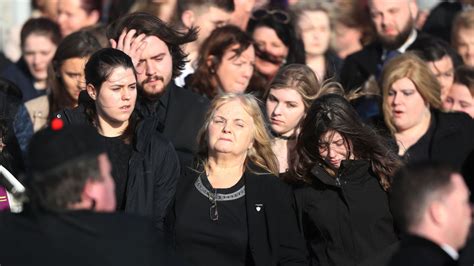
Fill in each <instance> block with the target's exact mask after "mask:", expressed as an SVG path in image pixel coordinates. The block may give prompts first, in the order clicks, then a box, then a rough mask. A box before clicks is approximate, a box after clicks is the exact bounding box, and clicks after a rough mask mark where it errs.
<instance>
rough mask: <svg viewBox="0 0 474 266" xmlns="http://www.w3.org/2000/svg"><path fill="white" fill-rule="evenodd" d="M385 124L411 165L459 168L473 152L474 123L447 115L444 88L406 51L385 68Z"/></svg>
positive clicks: (382, 85) (425, 67)
mask: <svg viewBox="0 0 474 266" xmlns="http://www.w3.org/2000/svg"><path fill="white" fill-rule="evenodd" d="M381 87H382V91H383V113H384V119H385V124H386V125H387V127H388V129H389V131H390V132H391V133H392V135H393V137H394V138H395V140H396V143H397V146H398V154H399V155H400V156H402V157H403V158H404V159H405V160H407V161H408V162H418V161H437V162H443V163H448V164H452V165H453V166H455V167H458V168H460V167H461V166H462V164H463V163H464V161H465V160H466V158H467V156H468V154H469V153H471V151H472V150H473V149H474V141H473V139H472V137H471V136H472V134H474V128H473V127H474V124H473V121H472V119H471V118H470V117H469V116H467V115H466V114H462V113H444V112H442V111H440V108H441V98H440V93H441V88H440V84H439V82H438V81H437V79H436V77H435V76H434V75H433V74H432V73H431V71H430V69H429V68H428V66H427V65H426V63H425V62H423V61H422V60H421V59H420V58H418V57H417V56H416V55H415V54H414V53H412V52H407V53H405V54H403V55H400V56H398V57H396V58H394V59H392V60H391V61H390V62H389V63H388V64H387V65H386V66H384V69H383V72H382V79H381Z"/></svg>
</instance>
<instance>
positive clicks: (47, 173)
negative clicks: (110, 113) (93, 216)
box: [26, 119, 115, 212]
mask: <svg viewBox="0 0 474 266" xmlns="http://www.w3.org/2000/svg"><path fill="white" fill-rule="evenodd" d="M53 121H54V122H53V124H52V125H53V126H52V127H49V128H46V129H43V130H41V131H39V132H38V133H37V134H35V135H34V136H33V138H32V140H31V143H30V146H29V152H28V159H29V162H30V168H29V170H30V171H29V178H28V180H27V184H26V188H27V194H28V197H29V200H30V203H31V204H32V205H33V206H37V207H40V208H41V209H45V210H48V211H53V212H63V211H67V210H75V209H88V210H93V211H107V212H111V211H115V185H114V181H113V179H112V176H111V166H110V162H109V159H108V157H107V154H106V150H105V146H104V143H103V140H102V139H101V137H100V136H99V135H98V133H97V131H96V130H95V129H94V128H93V127H90V126H85V125H82V126H75V125H74V126H66V127H63V126H62V124H61V123H62V121H61V120H59V119H55V120H53Z"/></svg>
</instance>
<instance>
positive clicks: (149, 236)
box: [0, 120, 177, 266]
mask: <svg viewBox="0 0 474 266" xmlns="http://www.w3.org/2000/svg"><path fill="white" fill-rule="evenodd" d="M61 124H62V123H61V121H58V120H55V121H54V122H53V125H52V127H51V128H48V129H44V130H42V131H40V132H38V133H37V134H36V135H35V136H34V137H33V139H32V141H31V144H30V149H29V157H28V158H29V162H30V174H29V176H28V179H27V182H26V188H27V196H28V199H29V201H28V204H27V205H26V206H25V208H24V211H23V212H22V213H20V214H11V213H2V214H0V234H1V236H2V237H1V239H2V241H0V250H1V252H0V261H1V262H2V265H150V266H151V265H177V264H175V263H174V261H172V258H171V257H169V256H168V254H171V253H168V252H170V251H169V250H168V249H167V248H166V246H165V245H164V242H163V239H162V237H161V236H160V234H159V232H158V231H156V229H155V228H154V226H153V223H152V222H151V220H148V219H146V218H143V217H138V216H131V215H128V214H118V213H111V212H113V211H114V210H115V194H114V181H113V179H112V176H111V165H110V162H109V159H108V156H107V154H106V149H105V146H104V143H103V140H102V139H101V137H99V135H98V134H97V132H96V130H95V129H94V128H92V127H89V126H66V127H62V126H61Z"/></svg>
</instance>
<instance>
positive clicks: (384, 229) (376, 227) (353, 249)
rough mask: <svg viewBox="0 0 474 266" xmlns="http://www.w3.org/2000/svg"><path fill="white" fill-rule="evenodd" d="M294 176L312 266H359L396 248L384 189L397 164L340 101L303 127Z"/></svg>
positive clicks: (320, 108)
mask: <svg viewBox="0 0 474 266" xmlns="http://www.w3.org/2000/svg"><path fill="white" fill-rule="evenodd" d="M296 151H297V154H296V157H295V162H294V164H293V166H294V169H293V174H292V175H289V180H288V181H289V182H291V183H293V184H294V186H295V195H296V201H297V207H298V216H299V221H300V223H301V225H302V228H303V233H304V236H305V238H306V243H307V247H308V249H309V252H310V257H311V263H312V265H341V266H342V265H344V266H346V265H358V264H360V263H361V262H363V261H364V260H367V259H369V258H371V257H373V256H375V255H377V254H378V253H379V252H381V251H383V250H385V249H386V248H388V247H389V246H391V245H392V244H394V243H396V242H397V236H396V233H395V230H394V226H393V221H392V215H391V213H390V210H389V204H388V197H387V193H386V190H387V189H388V188H389V186H390V182H389V177H390V176H391V175H392V174H393V172H394V171H395V170H396V169H397V168H398V167H399V165H400V161H399V159H398V158H397V156H396V154H393V153H392V152H391V151H390V150H389V149H388V148H387V147H386V141H385V140H384V139H382V138H381V137H380V136H379V135H377V133H376V132H375V131H374V130H372V129H371V128H369V127H368V126H367V125H365V124H363V123H362V121H361V119H360V118H359V116H358V115H357V113H356V111H355V110H354V109H353V108H352V106H351V105H350V103H349V102H348V101H347V100H346V99H344V98H343V97H342V96H339V95H325V96H322V97H321V98H319V99H316V100H315V102H314V103H313V105H312V106H311V108H310V109H309V110H308V113H307V115H306V118H305V120H304V121H303V123H302V127H301V132H300V135H299V137H298V143H297V145H296Z"/></svg>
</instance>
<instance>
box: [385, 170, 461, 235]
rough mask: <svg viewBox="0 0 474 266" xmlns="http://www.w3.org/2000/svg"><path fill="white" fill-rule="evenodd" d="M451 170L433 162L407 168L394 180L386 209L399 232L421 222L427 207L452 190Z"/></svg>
mask: <svg viewBox="0 0 474 266" xmlns="http://www.w3.org/2000/svg"><path fill="white" fill-rule="evenodd" d="M453 173H456V171H454V170H453V168H451V167H449V166H446V165H441V164H437V163H433V162H422V163H416V164H410V165H407V166H406V167H404V168H402V169H400V170H399V171H398V172H397V173H396V174H395V176H394V178H393V181H392V186H391V190H390V206H391V210H392V214H393V217H394V219H395V222H396V223H397V225H398V226H399V228H400V229H401V230H402V231H407V230H408V229H409V227H411V226H414V225H417V224H418V223H420V222H421V219H422V217H423V213H424V211H425V208H426V207H427V205H428V204H429V203H430V202H431V201H432V200H433V199H434V198H438V197H441V196H442V195H443V194H446V193H447V192H449V191H450V190H451V189H452V184H451V175H452V174H453Z"/></svg>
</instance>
